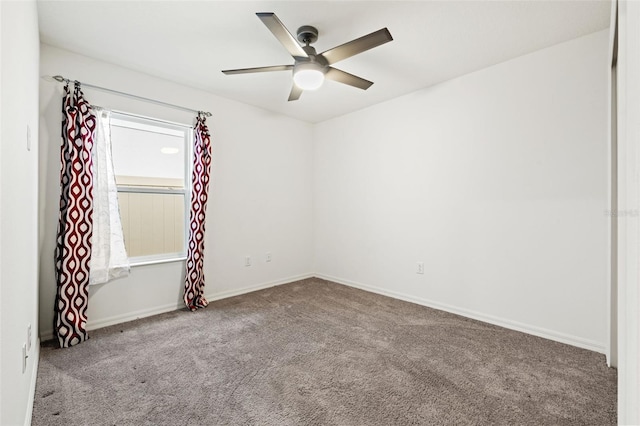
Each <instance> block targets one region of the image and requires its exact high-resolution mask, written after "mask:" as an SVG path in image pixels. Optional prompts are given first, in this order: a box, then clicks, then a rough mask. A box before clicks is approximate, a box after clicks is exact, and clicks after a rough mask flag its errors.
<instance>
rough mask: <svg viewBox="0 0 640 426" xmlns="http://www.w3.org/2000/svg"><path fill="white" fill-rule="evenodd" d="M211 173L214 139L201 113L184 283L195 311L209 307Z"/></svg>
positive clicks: (186, 298)
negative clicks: (206, 262)
mask: <svg viewBox="0 0 640 426" xmlns="http://www.w3.org/2000/svg"><path fill="white" fill-rule="evenodd" d="M210 172H211V139H210V137H209V129H207V124H206V118H205V117H204V115H203V114H198V119H197V121H196V126H195V128H194V142H193V173H192V176H191V180H192V186H191V209H190V213H189V248H188V252H187V263H186V267H187V271H186V278H185V283H184V303H185V305H187V307H188V308H189V309H191V310H192V311H195V310H196V309H198V308H204V307H206V306H207V305H208V304H209V302H207V299H205V297H204V271H203V266H204V222H205V213H206V210H207V198H208V193H209V175H210Z"/></svg>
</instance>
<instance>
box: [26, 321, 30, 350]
mask: <svg viewBox="0 0 640 426" xmlns="http://www.w3.org/2000/svg"><path fill="white" fill-rule="evenodd" d="M27 352H31V324H29V325H28V326H27Z"/></svg>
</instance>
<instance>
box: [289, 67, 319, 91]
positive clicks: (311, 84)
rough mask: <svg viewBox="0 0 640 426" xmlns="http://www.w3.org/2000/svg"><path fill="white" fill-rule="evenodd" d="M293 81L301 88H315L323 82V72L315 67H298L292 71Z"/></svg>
mask: <svg viewBox="0 0 640 426" xmlns="http://www.w3.org/2000/svg"><path fill="white" fill-rule="evenodd" d="M293 82H294V83H295V84H296V86H298V87H299V88H301V89H302V90H317V89H319V88H320V87H321V86H322V83H323V82H324V73H323V72H322V71H320V70H317V69H299V70H296V71H295V72H294V73H293Z"/></svg>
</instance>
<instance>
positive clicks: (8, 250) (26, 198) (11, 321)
mask: <svg viewBox="0 0 640 426" xmlns="http://www.w3.org/2000/svg"><path fill="white" fill-rule="evenodd" d="M0 11H1V12H0V15H1V25H0V28H1V29H0V32H1V34H2V35H1V37H0V38H1V40H2V42H1V44H2V48H1V52H2V53H1V55H0V57H1V61H0V62H1V63H2V66H1V75H2V77H1V84H0V87H1V88H2V89H1V90H2V102H1V105H2V106H1V107H0V111H1V115H0V128H1V129H2V130H1V141H2V142H1V145H0V148H1V149H0V193H1V194H2V197H0V263H1V264H2V267H1V268H0V281H1V283H2V286H1V289H0V292H1V293H2V297H1V299H0V303H1V305H0V323H1V324H2V325H1V331H0V333H1V338H0V344H1V345H2V346H1V348H0V359H1V362H0V372H1V375H2V380H1V382H2V384H1V385H0V394H1V396H2V398H1V400H2V401H1V404H0V424H3V425H22V424H26V423H29V422H30V419H31V407H32V404H33V392H34V390H35V378H36V368H37V359H38V348H39V344H38V342H37V339H36V337H37V333H38V328H37V327H38V324H37V321H38V296H37V291H38V239H37V238H38V237H37V231H38V226H37V225H38V219H37V211H38V206H37V203H38V60H39V36H38V15H37V10H36V4H35V2H34V1H28V2H6V1H3V2H0ZM27 126H28V127H29V128H30V132H31V135H32V140H31V150H30V151H29V150H27ZM29 324H31V326H32V333H33V337H32V339H31V349H30V351H29V354H28V355H29V358H28V359H27V366H26V370H25V372H24V373H23V372H22V361H23V357H22V346H23V344H26V342H27V326H28V325H29Z"/></svg>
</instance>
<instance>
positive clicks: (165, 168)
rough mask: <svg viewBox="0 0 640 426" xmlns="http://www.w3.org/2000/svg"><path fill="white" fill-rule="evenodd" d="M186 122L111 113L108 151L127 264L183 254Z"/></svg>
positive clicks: (186, 199) (186, 190)
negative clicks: (113, 174) (183, 123)
mask: <svg viewBox="0 0 640 426" xmlns="http://www.w3.org/2000/svg"><path fill="white" fill-rule="evenodd" d="M191 133H192V129H191V127H188V126H185V125H181V124H175V123H169V122H164V121H160V120H154V119H151V118H145V117H139V116H134V115H129V114H124V113H115V112H114V113H112V115H111V151H112V154H113V166H114V171H115V175H116V184H117V186H118V201H119V203H120V215H121V217H122V230H123V233H124V243H125V246H126V248H127V253H128V255H129V258H130V260H131V263H132V264H143V263H154V262H157V261H166V260H177V259H182V258H184V257H185V256H186V251H185V241H186V239H187V226H186V221H187V220H188V214H189V213H188V212H189V208H188V206H189V194H190V183H191V181H190V179H189V166H190V164H189V162H188V159H189V158H190V155H189V154H190V149H189V148H190V141H191Z"/></svg>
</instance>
